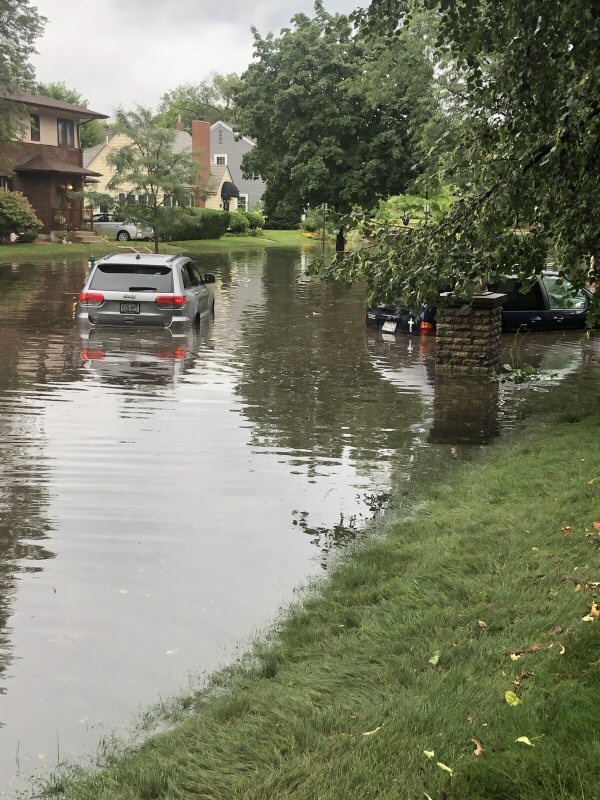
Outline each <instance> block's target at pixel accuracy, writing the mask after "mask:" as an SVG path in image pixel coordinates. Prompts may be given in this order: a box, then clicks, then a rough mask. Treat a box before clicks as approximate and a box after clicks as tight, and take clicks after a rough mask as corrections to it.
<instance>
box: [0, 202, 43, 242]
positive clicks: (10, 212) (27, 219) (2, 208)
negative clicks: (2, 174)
mask: <svg viewBox="0 0 600 800" xmlns="http://www.w3.org/2000/svg"><path fill="white" fill-rule="evenodd" d="M42 228H43V224H42V222H41V221H40V220H39V219H38V218H37V216H36V213H35V211H34V210H33V208H32V207H31V204H30V202H29V200H28V199H27V198H26V197H24V196H23V195H22V194H21V193H20V192H0V237H5V236H9V235H10V234H11V233H16V234H18V236H19V241H21V242H33V241H35V239H36V238H37V235H38V233H39V232H40V230H41V229H42Z"/></svg>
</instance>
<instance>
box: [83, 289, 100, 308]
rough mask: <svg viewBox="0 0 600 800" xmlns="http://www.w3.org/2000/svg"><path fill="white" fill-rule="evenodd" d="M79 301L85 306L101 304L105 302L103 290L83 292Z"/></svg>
mask: <svg viewBox="0 0 600 800" xmlns="http://www.w3.org/2000/svg"><path fill="white" fill-rule="evenodd" d="M79 302H80V303H81V305H83V306H99V305H101V304H102V303H103V302H104V295H103V294H102V292H81V294H80V295H79Z"/></svg>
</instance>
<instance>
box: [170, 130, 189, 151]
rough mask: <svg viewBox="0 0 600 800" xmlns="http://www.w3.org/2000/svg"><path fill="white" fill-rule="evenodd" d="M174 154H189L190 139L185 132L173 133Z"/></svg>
mask: <svg viewBox="0 0 600 800" xmlns="http://www.w3.org/2000/svg"><path fill="white" fill-rule="evenodd" d="M173 152H174V153H191V152H192V137H191V136H190V135H189V133H188V132H187V131H175V141H174V142H173Z"/></svg>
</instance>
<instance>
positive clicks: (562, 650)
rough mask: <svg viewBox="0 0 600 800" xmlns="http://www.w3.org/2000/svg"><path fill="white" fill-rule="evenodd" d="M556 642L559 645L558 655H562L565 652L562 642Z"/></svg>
mask: <svg viewBox="0 0 600 800" xmlns="http://www.w3.org/2000/svg"><path fill="white" fill-rule="evenodd" d="M558 644H559V647H560V655H561V656H564V654H565V646H564V644H561V643H560V642H559V643H558Z"/></svg>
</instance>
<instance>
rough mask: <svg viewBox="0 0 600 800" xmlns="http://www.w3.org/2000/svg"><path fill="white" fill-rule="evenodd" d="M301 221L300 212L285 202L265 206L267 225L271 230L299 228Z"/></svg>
mask: <svg viewBox="0 0 600 800" xmlns="http://www.w3.org/2000/svg"><path fill="white" fill-rule="evenodd" d="M299 223H300V212H299V211H297V210H296V209H294V208H291V207H290V206H288V204H287V203H285V202H279V203H277V204H276V205H267V206H266V207H265V227H267V228H269V229H270V230H273V231H276V230H285V231H291V230H297V228H298V225H299Z"/></svg>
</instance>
